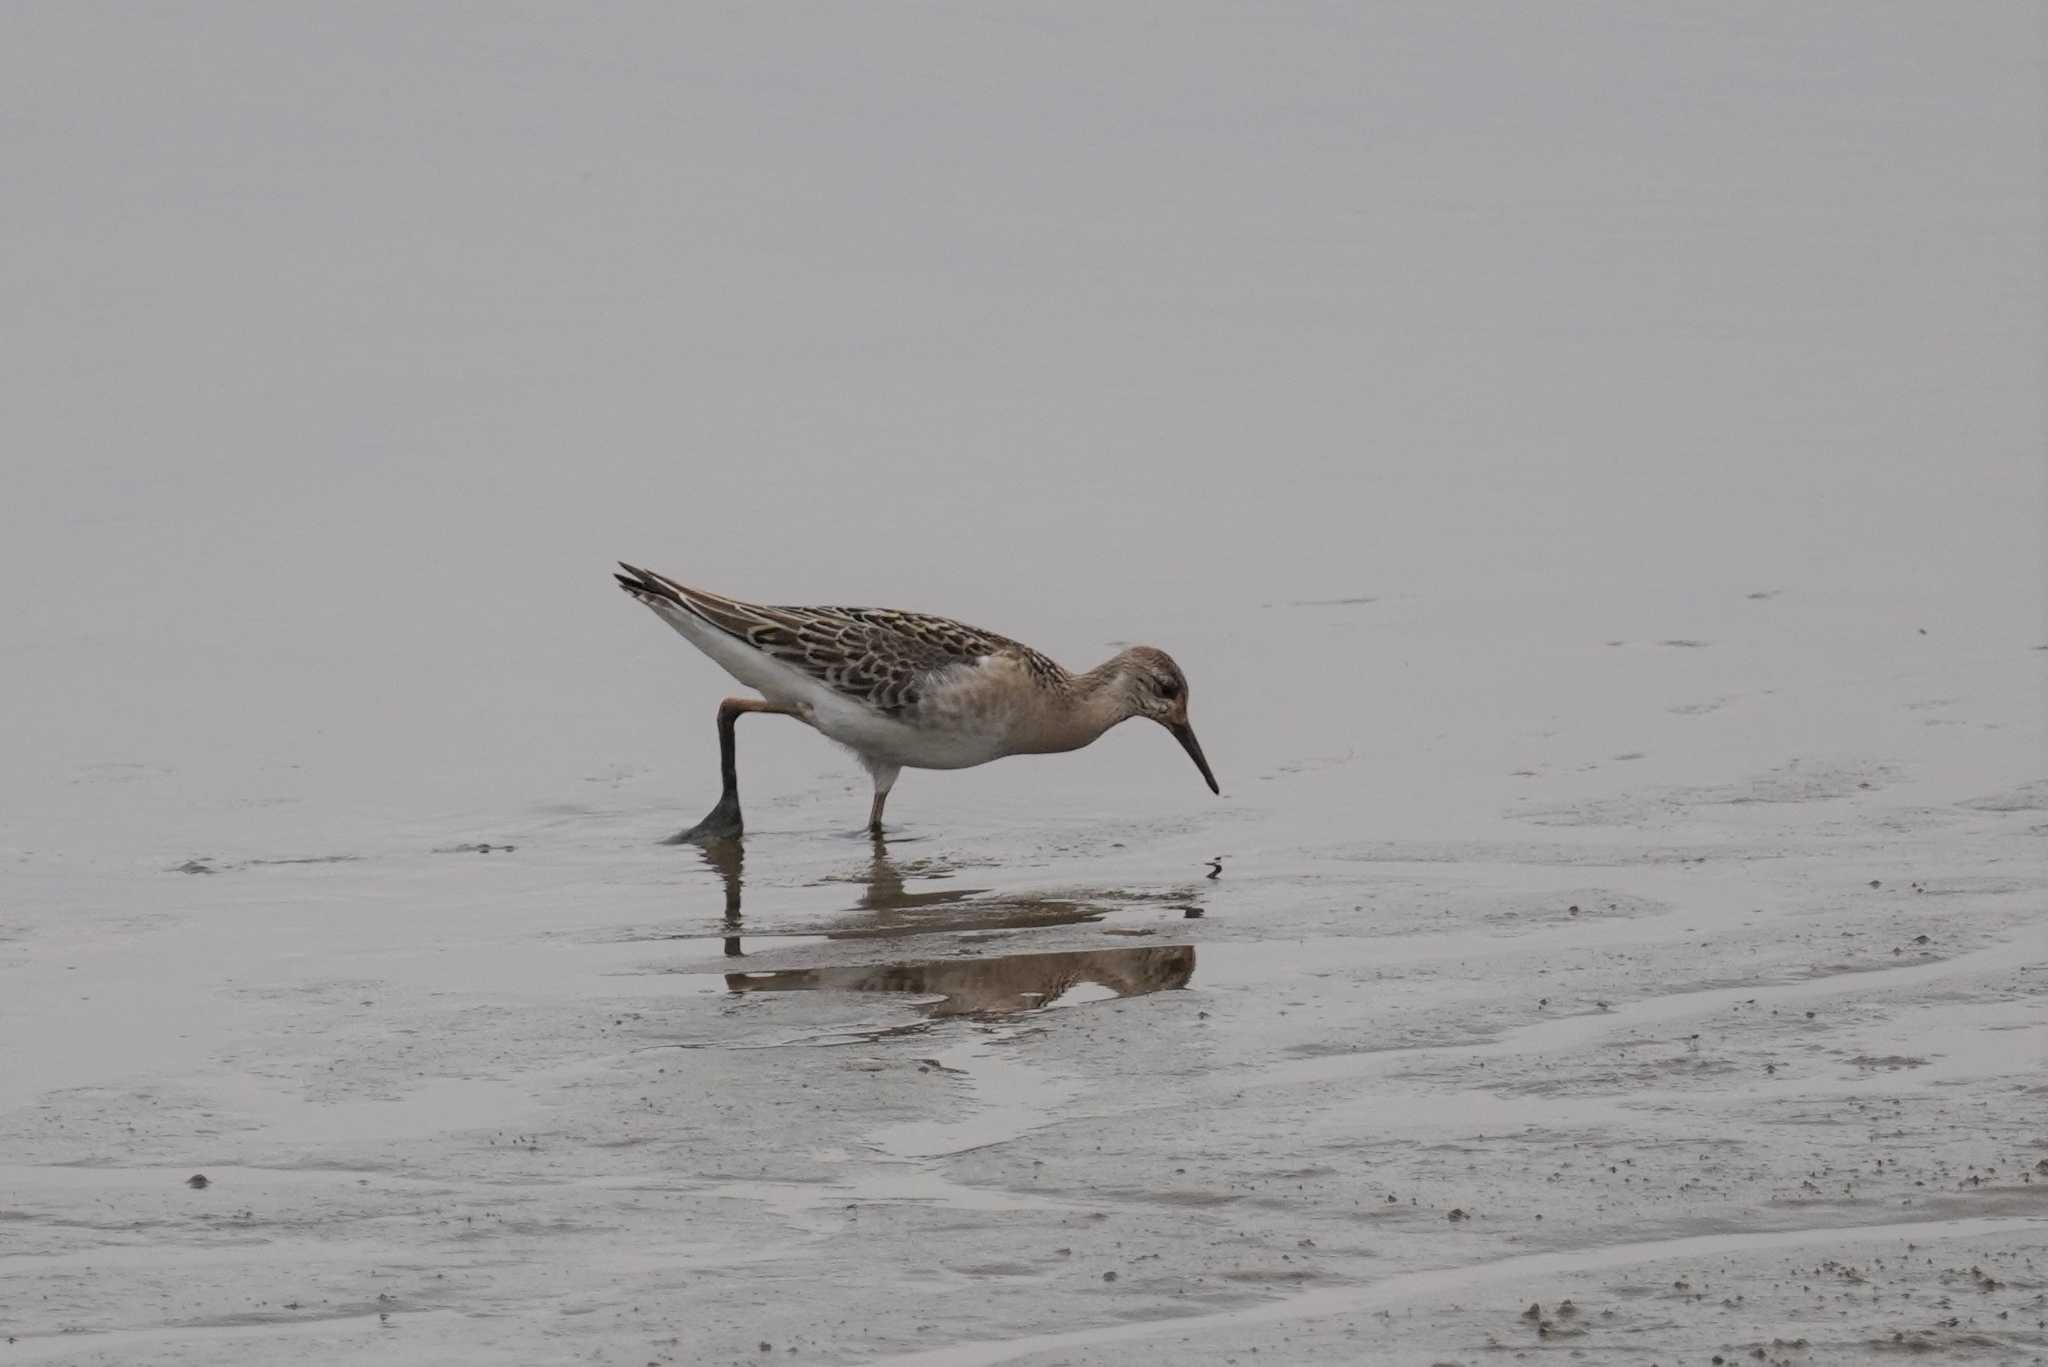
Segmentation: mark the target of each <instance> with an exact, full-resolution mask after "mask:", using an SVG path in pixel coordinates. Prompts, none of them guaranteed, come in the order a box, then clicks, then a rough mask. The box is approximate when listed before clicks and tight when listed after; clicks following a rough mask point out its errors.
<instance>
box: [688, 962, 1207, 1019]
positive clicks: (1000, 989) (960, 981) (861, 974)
mask: <svg viewBox="0 0 2048 1367" xmlns="http://www.w3.org/2000/svg"><path fill="white" fill-rule="evenodd" d="M1194 973H1195V947H1194V946H1193V945H1148V946H1145V947H1143V948H1140V949H1081V950H1068V951H1064V952H1054V953H1049V954H1004V955H999V956H996V957H994V958H987V959H933V960H928V961H925V962H919V963H902V964H863V965H858V966H855V967H850V968H794V969H785V970H782V971H779V972H772V973H728V974H726V975H725V985H726V986H727V987H728V988H731V989H732V990H733V991H735V992H805V991H814V990H825V991H836V992H909V993H914V994H916V995H918V996H931V997H938V998H940V999H941V1000H939V1001H937V1002H935V1003H933V1004H932V1005H930V1006H928V1007H926V1008H925V1011H926V1014H928V1015H933V1016H970V1015H1001V1014H1004V1013H1006V1012H1011V1011H1030V1010H1033V1009H1035V1008H1037V1007H1041V1006H1048V1005H1050V1004H1052V1003H1053V1002H1055V1001H1057V1000H1059V998H1060V997H1062V996H1064V995H1065V994H1066V993H1067V992H1068V991H1070V990H1071V989H1073V988H1074V987H1076V986H1078V985H1080V984H1081V983H1098V984H1100V985H1101V986H1103V987H1106V988H1108V989H1109V990H1110V991H1111V992H1114V993H1115V994H1116V995H1117V996H1119V997H1138V996H1143V995H1145V994H1146V993H1148V992H1166V991H1171V990H1172V989H1174V988H1179V987H1186V986H1187V985H1188V980H1189V979H1190V978H1192V977H1193V976H1194Z"/></svg>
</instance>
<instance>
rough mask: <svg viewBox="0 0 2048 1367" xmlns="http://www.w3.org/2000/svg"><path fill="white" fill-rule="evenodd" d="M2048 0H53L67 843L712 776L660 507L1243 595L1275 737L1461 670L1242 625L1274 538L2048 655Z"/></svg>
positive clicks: (10, 157) (1268, 599) (680, 519)
mask: <svg viewBox="0 0 2048 1367" xmlns="http://www.w3.org/2000/svg"><path fill="white" fill-rule="evenodd" d="M2039 15H2040V9H2039V7H2038V6H2037V5H2033V4H1961V5H1933V4H1926V3H1915V4H1892V5H1886V4H1871V3H1861V2H1859V3H1854V4H1843V5H1828V4H1819V3H1810V4H1797V5H1785V4H1780V3H1768V4H1714V5H1639V4H1613V5H1607V4H1572V5H1462V6H1450V7H1425V6H1408V5H1401V6H1360V5H1328V6H1311V5H1291V6H1285V7H1264V6H1260V7H1249V6H1227V7H1222V6H1207V5H1177V6H1172V7H1142V8H1141V7H1137V6H1122V7H1101V6H1074V7H1068V8H1066V9H1064V10H1055V9H1052V8H1050V7H1035V8H1018V7H1009V8H1004V9H1000V10H998V9H995V8H993V7H987V6H965V7H962V6H939V5H916V6H913V5H862V6H837V5H815V6H753V5H726V4H721V5H709V4H698V5H665V4H664V5H646V6H605V7H601V8H596V9H586V8H584V7H570V6H531V5H510V4H477V5H461V6H457V5H351V6H325V7H313V6H280V5H274V4H252V5H231V4H202V5H183V6H178V5H166V6H155V5H152V6H143V5H132V6H106V5H87V4H76V3H62V4H32V5H11V6H9V7H8V9H7V11H6V14H5V16H4V19H0V33H4V39H0V90H4V91H5V94H4V96H0V100H4V109H5V118H4V121H0V166H4V170H5V177H4V182H0V238H4V244H5V250H4V252H0V301H4V302H0V348H4V350H0V372H4V374H5V377H6V380H5V384H6V402H5V404H4V417H0V437H4V450H5V461H6V467H5V469H6V496H5V498H4V500H0V576H4V579H0V582H4V583H5V585H6V594H5V600H4V606H0V632H4V640H5V643H6V644H5V652H6V657H5V658H6V668H5V672H4V677H0V700H4V703H5V706H6V709H7V714H8V717H9V733H10V738H9V747H8V748H9V755H8V760H7V764H6V766H5V767H6V768H7V769H8V770H9V771H10V773H11V775H12V777H11V778H9V779H8V780H5V782H6V784H7V785H8V786H7V789H6V790H4V794H5V806H6V808H7V809H8V813H7V815H8V821H9V822H10V824H11V825H13V826H14V827H15V829H16V842H17V843H28V844H38V843H41V842H43V841H49V840H55V841H58V842H60V843H67V842H68V843H75V842H78V841H83V840H86V839H88V838H89V837H88V836H87V835H85V834H83V833H84V832H86V831H88V830H91V831H93V832H95V833H97V834H100V835H104V836H106V837H107V838H108V839H110V840H113V841H116V842H119V843H123V844H132V843H133V842H136V841H142V842H144V843H145V845H147V847H148V848H150V849H151V850H152V852H155V847H154V846H153V845H148V842H149V841H151V840H159V841H161V842H163V846H164V848H163V851H162V852H163V853H167V854H174V853H180V852H192V851H191V847H190V845H189V844H188V843H184V842H187V841H189V840H193V839H199V838H202V837H204V836H206V835H209V834H210V835H213V836H214V837H215V838H218V833H219V832H221V831H224V830H228V829H231V828H232V826H233V823H234V822H236V821H239V820H243V819H247V820H250V821H254V820H257V819H258V818H257V816H256V815H255V813H256V812H257V811H258V810H259V809H267V807H266V804H267V805H268V806H270V807H274V806H277V805H290V804H295V803H302V802H305V801H308V800H312V799H317V798H319V797H322V796H324V797H325V798H327V799H329V803H328V805H327V806H326V807H325V808H323V809H322V810H323V811H324V812H325V815H324V816H323V817H322V818H321V819H322V820H323V821H325V822H328V823H330V825H331V826H333V827H335V828H337V829H345V828H346V826H347V822H348V821H349V820H351V819H357V818H352V817H350V816H347V815H345V814H347V813H355V814H358V815H359V814H360V813H361V812H363V811H366V810H370V809H373V808H374V809H375V810H377V811H379V812H381V813H384V814H385V815H386V816H388V817H391V818H393V819H396V818H397V817H399V816H402V815H403V814H404V813H407V812H429V811H444V810H463V811H476V812H488V811H489V810H491V809H492V807H493V804H502V803H505V802H509V801H513V800H515V799H516V800H518V801H528V800H533V799H537V798H539V797H542V796H545V795H546V794H547V793H549V792H550V791H552V790H555V789H557V788H559V787H561V786H562V785H564V784H566V783H568V782H570V781H571V780H572V779H573V778H574V777H576V776H583V775H587V774H589V773H591V772H592V770H593V768H594V767H597V766H602V765H603V764H605V763H607V762H613V761H626V760H633V761H642V760H657V759H658V760H659V762H660V763H662V764H664V765H674V766H676V767H675V769H674V771H673V772H674V775H675V782H676V785H677V787H678V789H682V788H684V787H685V786H686V778H687V775H686V774H684V773H683V772H682V770H681V766H682V764H683V762H684V761H685V759H687V758H692V757H694V758H695V759H696V760H703V759H707V758H708V756H709V753H710V748H711V737H710V734H709V732H710V727H709V709H710V706H711V703H712V701H713V700H714V698H715V697H716V696H717V692H718V683H717V682H716V680H715V678H714V677H713V676H712V675H711V674H710V673H709V669H708V666H704V665H703V664H702V663H701V662H698V661H693V660H690V659H688V658H686V657H687V654H688V652H687V647H685V646H684V645H683V643H682V642H680V641H678V640H675V639H674V638H673V637H672V636H669V635H667V634H666V633H664V632H662V630H661V629H660V627H659V626H658V624H656V623H654V622H653V621H652V620H651V619H647V620H643V619H645V614H644V613H640V612H639V610H638V609H636V608H633V606H632V605H631V604H630V603H627V602H626V601H625V600H624V599H623V598H622V597H621V596H620V595H618V594H617V593H616V592H615V591H614V590H612V589H611V587H610V586H609V582H608V580H607V577H606V570H607V567H608V563H609V561H610V560H611V559H613V558H615V557H624V558H627V559H634V560H638V561H641V562H644V563H647V564H649V565H652V566H654V567H657V568H660V569H663V570H666V571H668V572H671V573H673V574H675V575H677V576H679V577H683V578H686V579H694V580H696V581H699V582H702V583H704V584H705V585H707V586H710V587H714V588H721V589H725V590H727V591H730V592H734V593H737V594H741V595H744V596H753V597H760V598H765V599H769V600H777V601H792V600H794V601H806V600H809V601H820V600H822V601H856V602H876V603H884V604H897V605H902V606H909V607H923V608H927V609H931V610H937V611H942V612H947V613H950V614H953V615H958V616H962V617H967V618H969V619H972V620H977V621H981V622H984V623H986V624H987V625H990V626H994V627H996V628H998V629H1004V630H1007V631H1010V632H1011V633H1013V634H1016V635H1019V636H1023V637H1025V638H1026V639H1030V640H1032V641H1034V642H1035V643H1037V644H1040V645H1043V646H1044V647H1046V648H1047V649H1049V650H1051V651H1053V652H1054V653H1055V654H1057V655H1060V656H1061V657H1063V658H1065V659H1067V660H1068V661H1069V662H1070V663H1075V664H1086V663H1090V662H1092V659H1093V658H1095V657H1097V656H1098V655H1099V654H1100V653H1102V652H1103V651H1105V650H1106V649H1107V643H1108V642H1109V641H1110V640H1113V639H1121V638H1129V637H1137V638H1150V639H1157V640H1159V641H1161V642H1162V643H1166V644H1171V645H1175V646H1176V648H1180V647H1181V646H1182V645H1183V643H1187V642H1193V643H1194V647H1193V649H1192V651H1185V650H1184V652H1183V653H1184V654H1185V653H1191V654H1192V655H1193V656H1194V657H1195V658H1194V659H1191V660H1190V661H1189V668H1190V674H1191V675H1192V677H1193V678H1194V684H1195V690H1196V696H1197V704H1196V706H1197V716H1198V719H1205V720H1206V722H1207V726H1206V728H1205V730H1206V732H1207V734H1208V735H1209V746H1210V750H1211V752H1212V754H1213V755H1216V756H1217V757H1218V760H1217V762H1218V768H1219V769H1220V770H1221V769H1226V765H1227V762H1228V761H1238V762H1239V763H1240V764H1242V763H1244V762H1245V761H1243V760H1240V758H1239V757H1240V756H1243V755H1246V754H1247V753H1248V752H1251V751H1255V750H1256V749H1257V746H1258V739H1259V727H1260V721H1259V714H1260V711H1261V709H1262V708H1263V707H1265V706H1266V704H1268V703H1269V702H1270V701H1271V700H1273V699H1274V698H1276V697H1279V698H1286V699H1288V700H1289V702H1290V704H1292V705H1294V706H1298V707H1301V708H1304V709H1315V708H1319V707H1320V708H1329V709H1332V710H1334V711H1335V712H1337V713H1339V714H1341V715H1342V720H1341V723H1340V724H1341V726H1343V727H1344V728H1347V729H1348V730H1350V731H1354V732H1361V733H1364V732H1373V731H1378V730H1383V729H1385V728H1388V727H1393V728H1396V729H1398V727H1400V726H1402V725H1406V724H1409V722H1411V721H1413V720H1414V718H1413V714H1411V715H1410V717H1409V718H1407V719H1403V718H1399V717H1379V716H1376V713H1378V712H1379V711H1380V710H1381V705H1380V704H1379V703H1378V702H1376V701H1375V695H1374V683H1375V677H1374V675H1375V669H1374V663H1373V656H1372V654H1371V653H1370V651H1369V650H1368V651H1367V652H1366V653H1364V654H1361V655H1360V656H1359V657H1358V666H1359V667H1358V671H1357V674H1356V676H1355V677H1349V678H1345V679H1340V680H1331V679H1326V678H1312V679H1294V678H1291V677H1289V676H1288V674H1287V671H1286V666H1287V660H1286V658H1285V657H1284V654H1283V653H1282V652H1281V651H1279V650H1276V649H1268V648H1262V649H1261V652H1260V656H1261V657H1260V658H1256V659H1251V660H1244V661H1240V660H1237V659H1236V658H1235V656H1236V654H1240V653H1242V652H1241V651H1240V652H1233V650H1232V630H1233V624H1234V623H1238V622H1241V621H1244V620H1245V619H1246V618H1247V617H1248V615H1250V614H1253V613H1256V612H1258V611H1260V610H1261V607H1262V605H1264V604H1268V603H1272V602H1275V601H1282V602H1284V601H1290V600H1297V599H1316V598H1328V597H1339V596H1344V595H1351V594H1382V595H1396V596H1400V595H1405V596H1407V597H1409V598H1411V599H1415V600H1418V601H1420V602H1422V603H1423V604H1424V605H1425V607H1424V608H1423V609H1422V610H1423V611H1431V610H1433V609H1430V608H1429V607H1428V606H1427V605H1428V604H1432V603H1435V604H1442V605H1446V607H1448V606H1449V605H1456V604H1461V603H1462V604H1472V603H1485V604H1492V605H1494V607H1495V608H1496V609H1497V611H1498V613H1499V615H1500V616H1501V617H1502V618H1503V619H1504V620H1522V621H1526V620H1529V619H1531V618H1538V619H1540V618H1542V617H1543V616H1544V615H1545V614H1556V615H1557V618H1558V620H1559V621H1560V622H1564V621H1566V620H1574V621H1576V620H1579V619H1578V618H1574V617H1573V614H1574V613H1579V614H1582V615H1583V616H1584V618H1585V620H1586V621H1588V622H1590V621H1591V620H1592V619H1593V618H1594V617H1597V618H1598V619H1599V621H1600V622H1602V623H1611V624H1613V628H1614V629H1615V630H1616V631H1617V634H1622V633H1625V632H1627V631H1629V630H1638V631H1640V630H1651V631H1655V630H1658V629H1660V627H1661V628H1663V629H1665V630H1667V631H1668V630H1678V629H1682V626H1683V624H1682V622H1680V621H1679V619H1680V618H1682V617H1683V615H1684V612H1685V605H1686V604H1688V603H1692V602H1696V601H1701V600H1704V599H1707V598H1715V599H1717V600H1718V598H1720V597H1725V596H1728V595H1731V594H1732V595H1736V596H1738V597H1739V596H1740V593H1741V592H1743V591H1747V590H1753V589H1767V588H1783V589H1786V590H1787V591H1788V592H1796V593H1800V594H1804V595H1806V596H1807V601H1808V602H1809V603H1814V602H1818V603H1821V604H1823V605H1824V608H1825V611H1826V612H1827V613H1828V614H1830V616H1831V618H1832V619H1834V620H1843V621H1854V620H1856V619H1857V617H1858V614H1870V615H1873V616H1875V615H1880V614H1881V615H1882V616H1883V617H1885V618H1886V619H1887V620H1906V621H1915V622H1923V623H1924V624H1926V625H1928V626H1930V627H1932V628H1935V629H1937V630H1939V631H1945V632H1948V633H1951V634H1952V635H1953V634H1954V633H1958V632H1973V633H1975V635H1976V638H1979V639H1986V640H1988V639H1992V638H1996V639H1997V640H1998V641H1999V642H2001V643H2002V644H2001V645H2000V651H2001V658H2005V659H2007V660H2014V659H2018V658H2020V657H2018V656H2015V655H2013V654H2012V653H2011V652H2013V651H2015V650H2017V649H2019V648H2020V647H2021V646H2023V645H2025V644H2030V643H2032V641H2033V640H2037V639H2039V638H2038V634H2037V633H2038V632H2039V631H2040V629H2041V625H2040V624H2041V618H2042V613H2041V591H2042V586H2041V562H2040V560H2039V542H2040V535H2041V525H2042V515H2043V504H2042V498H2041V474H2042V468H2041V467H2042V461H2041V449H2042V436H2043V433H2042V408H2041V404H2042V392H2041V375H2042V361H2043V356H2042V333H2041V316H2042V310H2043V296H2042V273H2041V259H2040V241H2041V231H2042V215H2041V189H2042V183H2041V176H2042V172H2041V164H2042V146H2041V110H2040V100H2041V70H2042V65H2041V64H2042V49H2041V41H2042V34H2041V31H2040V20H2039ZM1658 613H1662V614H1663V615H1662V616H1657V614H1658ZM635 614H638V615H637V616H636V615H635ZM1600 629H1601V628H1600V627H1598V626H1593V625H1588V626H1587V627H1586V630H1588V631H1595V632H1597V631H1599V630H1600ZM1467 644H1470V643H1467ZM2033 658H2036V659H2038V658H2039V657H2033ZM2007 667H2011V666H2010V665H2008V666H2007ZM1419 724H1424V725H1427V726H1430V727H1432V728H1438V729H1441V728H1445V727H1453V728H1454V727H1455V725H1456V719H1455V718H1454V717H1448V716H1434V717H1425V718H1424V719H1423V721H1422V722H1421V723H1419ZM692 728H694V729H692ZM699 732H701V734H699ZM762 734H763V735H764V736H766V735H767V734H768V733H767V732H765V731H764V732H763V733H762ZM784 743H785V742H784V741H783V740H782V739H779V738H778V739H772V740H764V741H763V742H762V743H761V744H762V747H763V753H764V754H765V755H766V758H765V759H763V761H762V763H764V764H769V765H771V766H773V765H775V764H780V763H784V762H787V763H788V764H790V765H791V766H793V767H796V768H800V769H803V770H805V771H809V770H814V769H816V768H817V767H818V766H820V765H822V764H826V763H830V762H834V761H829V760H825V759H821V758H820V757H819V756H818V755H816V754H815V753H808V752H802V751H800V750H799V749H798V748H797V742H796V741H795V740H794V739H791V740H789V741H788V746H789V747H790V748H789V749H788V750H787V751H786V752H785V751H783V750H780V749H778V748H777V747H781V746H783V745H784ZM810 744H811V745H813V746H815V742H814V741H812V742H810ZM785 753H786V754H787V755H790V756H796V758H790V759H787V760H786V761H785V759H783V758H781V756H783V755H785ZM1149 753H1150V752H1149V751H1148V752H1147V754H1148V755H1149ZM1160 763H1161V767H1162V768H1164V767H1165V766H1166V764H1167V763H1168V762H1167V761H1165V760H1162V761H1161V762H1160ZM123 766H134V768H135V772H138V773H145V774H148V775H151V776H154V778H155V779H156V780H158V781H153V782H151V783H146V784H122V783H118V782H111V781H109V782H87V781H84V780H86V779H90V778H94V777H98V778H109V777H119V776H120V774H121V773H122V772H124V770H123ZM849 767H850V766H849ZM999 767H1000V766H999ZM1233 772H1237V773H1241V772H1242V769H1241V768H1239V769H1236V770H1232V771H1230V772H1226V773H1225V779H1226V784H1228V783H1229V781H1230V779H1231V777H1232V773H1233ZM1039 774H1040V777H1041V778H1042V779H1044V780H1045V781H1047V782H1053V783H1057V782H1059V781H1061V780H1060V778H1059V777H1058V776H1057V775H1054V774H1053V771H1052V769H1051V768H1048V769H1045V770H1041V771H1039ZM960 781H961V782H966V780H964V779H963V780H960ZM1169 781H1170V782H1171V783H1172V784H1173V791H1174V792H1175V793H1176V794H1181V793H1182V790H1183V789H1185V790H1186V794H1185V800H1186V801H1187V803H1188V804H1189V805H1190V806H1192V805H1193V803H1194V799H1195V797H1196V796H1200V797H1202V798H1203V800H1205V801H1206V800H1208V799H1207V797H1206V794H1197V793H1196V792H1195V784H1194V780H1193V778H1192V776H1191V775H1186V774H1178V773H1175V774H1172V775H1171V776H1170V779H1169V778H1167V777H1162V778H1160V779H1159V782H1160V783H1161V784H1162V785H1164V784H1166V783H1168V782H1169ZM1162 791H1163V788H1162ZM707 795H708V794H707ZM685 805H698V800H697V796H696V795H695V794H694V793H692V794H691V795H690V796H688V797H687V799H686V801H685ZM244 808H246V809H247V810H246V811H245V810H243V809H244ZM312 810H313V809H312V808H306V809H305V811H306V812H311V811H312ZM299 819H304V817H303V815H302V817H301V818H299Z"/></svg>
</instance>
